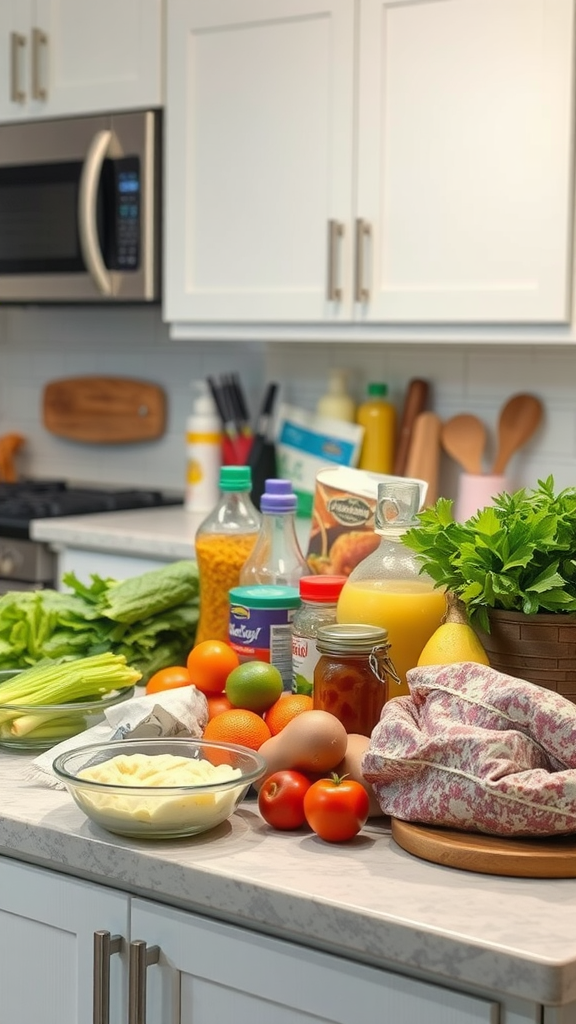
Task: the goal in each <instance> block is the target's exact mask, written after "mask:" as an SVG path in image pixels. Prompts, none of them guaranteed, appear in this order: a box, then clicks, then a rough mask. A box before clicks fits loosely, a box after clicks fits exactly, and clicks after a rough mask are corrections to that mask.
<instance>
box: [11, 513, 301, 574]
mask: <svg viewBox="0 0 576 1024" xmlns="http://www.w3.org/2000/svg"><path fill="white" fill-rule="evenodd" d="M205 517H206V513H205V512H187V511H186V510H185V508H184V506H183V505H169V506H165V507H162V508H139V509H128V510H123V511H121V512H95V513H92V514H89V515H81V516H60V517H55V518H53V519H34V520H32V522H31V524H30V536H31V537H32V538H33V539H34V540H42V541H47V542H48V543H50V544H51V545H53V546H55V547H64V546H65V547H72V548H81V549H83V550H87V551H110V552H118V553H121V554H123V555H138V556H144V557H146V556H152V557H154V558H165V559H167V560H169V561H171V560H177V559H179V558H190V552H191V551H192V550H193V546H194V538H195V536H196V531H197V529H198V527H199V526H200V523H201V522H202V520H203V519H205ZM296 531H297V533H298V538H299V540H300V543H301V545H302V550H303V551H306V547H307V544H308V536H309V533H310V520H309V519H297V520H296Z"/></svg>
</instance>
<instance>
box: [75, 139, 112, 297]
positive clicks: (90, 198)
mask: <svg viewBox="0 0 576 1024" xmlns="http://www.w3.org/2000/svg"><path fill="white" fill-rule="evenodd" d="M115 142H116V139H115V136H114V133H113V132H112V131H110V130H109V129H104V130H103V131H100V132H96V134H95V136H94V138H93V139H92V142H91V143H90V146H89V147H88V152H87V154H86V159H85V161H84V166H83V168H82V173H81V175H80V189H79V193H78V231H79V235H80V249H81V252H82V256H83V257H84V262H85V264H86V267H87V269H88V273H89V274H90V276H91V278H92V280H93V281H94V284H95V285H96V287H97V288H98V291H99V292H101V293H102V295H112V275H111V274H110V273H109V272H108V270H107V269H106V264H105V263H104V259H103V258H102V251H101V249H100V245H99V241H98V225H97V222H96V206H97V201H98V184H99V182H100V175H101V173H102V165H103V163H104V160H105V159H106V156H107V155H108V153H109V151H110V149H111V148H112V144H113V143H115Z"/></svg>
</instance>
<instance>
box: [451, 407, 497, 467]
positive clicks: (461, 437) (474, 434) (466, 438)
mask: <svg viewBox="0 0 576 1024" xmlns="http://www.w3.org/2000/svg"><path fill="white" fill-rule="evenodd" d="M485 446H486V427H485V426H484V424H483V423H482V420H480V419H478V417H477V416H472V414H471V413H465V412H463V413H459V414H458V416H452V418H451V419H449V420H446V423H445V424H444V426H443V427H442V447H443V448H444V451H445V452H448V455H450V456H451V457H452V458H453V459H454V461H455V462H457V463H458V465H459V466H462V469H463V470H464V472H465V473H472V474H474V475H478V474H480V473H481V472H482V456H483V454H484V448H485ZM494 472H496V470H494Z"/></svg>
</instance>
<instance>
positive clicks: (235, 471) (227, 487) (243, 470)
mask: <svg viewBox="0 0 576 1024" xmlns="http://www.w3.org/2000/svg"><path fill="white" fill-rule="evenodd" d="M251 488H252V470H251V469H250V466H222V467H221V469H220V490H221V491H249V490H251Z"/></svg>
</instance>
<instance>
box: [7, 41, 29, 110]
mask: <svg viewBox="0 0 576 1024" xmlns="http://www.w3.org/2000/svg"><path fill="white" fill-rule="evenodd" d="M25 46H26V36H21V35H20V33H19V32H11V33H10V99H11V100H12V103H24V101H25V100H26V93H25V92H24V89H21V88H20V60H21V53H22V50H24V48H25Z"/></svg>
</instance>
